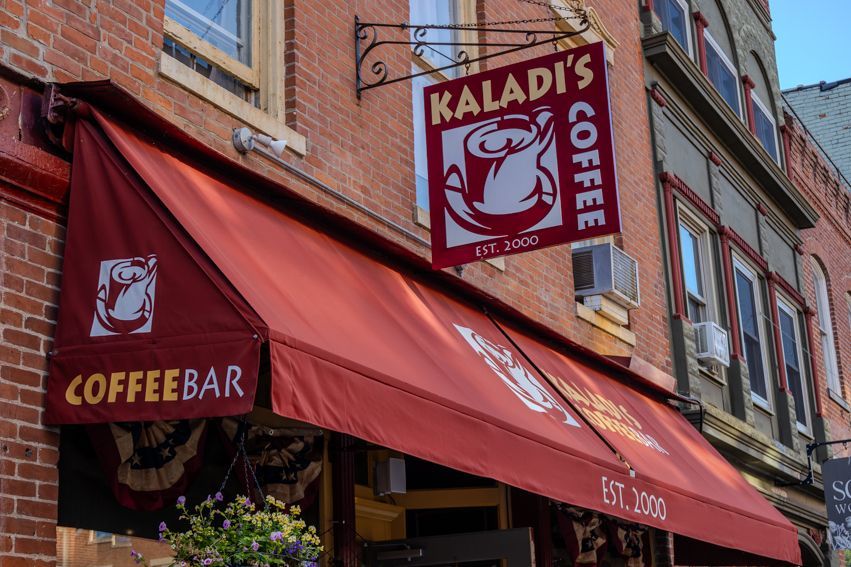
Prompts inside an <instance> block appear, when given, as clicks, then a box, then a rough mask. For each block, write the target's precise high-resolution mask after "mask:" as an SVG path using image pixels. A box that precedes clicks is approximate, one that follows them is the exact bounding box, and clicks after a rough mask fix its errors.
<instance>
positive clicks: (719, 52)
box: [703, 30, 742, 117]
mask: <svg viewBox="0 0 851 567" xmlns="http://www.w3.org/2000/svg"><path fill="white" fill-rule="evenodd" d="M703 38H704V44H705V46H706V74H707V75H708V76H709V80H710V81H711V82H712V84H713V85H715V88H716V89H718V92H719V94H720V95H721V98H723V99H724V100H725V101H727V104H729V105H730V108H732V109H733V111H734V112H735V113H736V114H737V115H739V116H740V117H741V115H742V111H741V109H742V105H741V100H740V98H739V95H740V93H739V79H738V73H736V66H735V65H733V62H732V61H730V58H729V57H727V54H725V53H724V50H723V49H721V46H720V45H718V42H716V41H715V39H713V37H712V34H711V33H709V30H704V31H703Z"/></svg>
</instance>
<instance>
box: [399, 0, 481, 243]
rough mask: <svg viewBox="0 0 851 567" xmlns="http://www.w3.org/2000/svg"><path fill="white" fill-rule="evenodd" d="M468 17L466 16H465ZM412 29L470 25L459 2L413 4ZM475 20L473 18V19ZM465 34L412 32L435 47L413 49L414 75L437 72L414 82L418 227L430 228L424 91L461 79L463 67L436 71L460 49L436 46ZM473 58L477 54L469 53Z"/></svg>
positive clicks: (416, 0) (428, 0) (414, 38)
mask: <svg viewBox="0 0 851 567" xmlns="http://www.w3.org/2000/svg"><path fill="white" fill-rule="evenodd" d="M465 14H466V12H465ZM410 17H411V25H412V26H415V25H416V24H431V25H452V24H458V23H459V22H461V21H462V20H464V21H468V18H467V17H466V16H464V17H462V11H461V4H460V2H459V1H458V0H410ZM470 17H472V16H470ZM463 34H464V32H463V31H461V30H457V29H427V30H424V35H421V36H419V37H417V36H416V35H415V30H414V29H411V40H412V41H417V40H418V39H419V40H421V41H425V42H428V43H430V44H432V45H426V46H422V49H421V50H420V49H418V48H416V47H415V48H414V53H413V68H412V72H413V73H421V72H423V71H434V72H433V73H431V74H429V75H423V76H421V77H415V78H414V79H413V80H412V82H411V96H412V99H413V100H412V103H413V104H412V106H413V112H414V176H415V179H416V198H417V203H416V204H417V206H416V208H415V211H414V212H415V218H416V221H417V222H418V223H419V224H422V225H424V226H427V225H428V215H426V214H424V213H425V212H427V211H428V208H429V207H428V164H427V160H426V141H425V105H424V101H423V88H425V87H426V86H428V85H431V84H434V83H435V82H436V81H439V80H440V79H441V78H446V79H452V78H454V77H457V76H458V73H459V69H463V67H452V68H449V69H444V70H443V71H435V69H439V68H440V67H443V66H445V65H449V64H451V63H452V62H453V61H454V59H455V57H456V56H457V52H458V50H459V49H464V48H459V47H453V46H451V45H434V44H445V43H452V42H458V41H462V40H463V39H464V38H463ZM468 53H469V55H470V57H473V56H474V53H472V52H470V51H469V48H468Z"/></svg>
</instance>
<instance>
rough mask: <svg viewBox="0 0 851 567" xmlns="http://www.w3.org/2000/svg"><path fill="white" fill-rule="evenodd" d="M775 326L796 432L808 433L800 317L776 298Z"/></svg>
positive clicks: (789, 305)
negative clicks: (779, 338) (776, 327)
mask: <svg viewBox="0 0 851 567" xmlns="http://www.w3.org/2000/svg"><path fill="white" fill-rule="evenodd" d="M777 314H778V317H779V320H778V321H777V326H778V328H779V329H780V337H781V343H782V345H783V365H784V367H785V369H786V383H787V384H788V385H789V390H790V391H791V393H792V398H793V399H794V400H795V420H796V422H797V424H798V430H799V431H803V432H805V433H809V432H810V407H809V388H808V387H807V381H806V379H805V377H804V373H803V370H802V368H803V365H802V361H803V360H804V355H803V350H802V348H803V346H802V345H803V343H802V341H801V327H800V315H799V313H798V310H797V309H795V308H794V307H793V306H792V304H791V303H789V302H787V301H786V300H784V299H783V298H781V297H778V298H777Z"/></svg>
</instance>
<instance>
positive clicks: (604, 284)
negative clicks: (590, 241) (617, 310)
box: [573, 244, 641, 309]
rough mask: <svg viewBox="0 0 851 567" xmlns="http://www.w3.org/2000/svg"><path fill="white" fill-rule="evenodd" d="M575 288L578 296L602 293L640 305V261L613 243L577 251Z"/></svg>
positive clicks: (622, 302)
mask: <svg viewBox="0 0 851 567" xmlns="http://www.w3.org/2000/svg"><path fill="white" fill-rule="evenodd" d="M573 288H574V290H575V291H576V297H577V298H584V297H590V296H593V295H602V296H605V297H608V298H609V299H611V300H612V301H615V302H616V303H618V304H620V305H622V306H624V307H626V308H627V309H635V308H637V307H638V306H639V305H640V303H641V302H640V298H639V293H638V262H636V261H635V260H634V259H633V258H630V257H629V256H628V255H627V254H626V252H624V251H623V250H621V249H620V248H618V247H617V246H615V245H613V244H595V245H593V246H583V247H582V248H576V249H575V250H574V251H573Z"/></svg>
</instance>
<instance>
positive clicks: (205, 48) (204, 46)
mask: <svg viewBox="0 0 851 567" xmlns="http://www.w3.org/2000/svg"><path fill="white" fill-rule="evenodd" d="M253 4H254V3H252V2H250V1H249V0H166V2H165V21H164V25H163V27H164V37H163V51H164V52H165V53H166V54H167V55H169V56H171V57H172V58H174V59H176V60H177V61H179V62H180V63H182V64H184V65H185V66H187V67H189V68H190V69H192V70H193V71H195V72H196V73H198V74H200V75H202V76H204V77H206V78H207V79H209V80H210V81H212V82H213V83H215V84H216V85H218V86H220V87H222V88H223V89H225V90H227V91H229V92H230V93H232V94H234V95H236V96H238V97H239V98H241V99H243V100H245V101H247V102H249V103H250V104H252V105H254V106H258V107H259V106H260V97H259V88H260V81H259V76H258V75H259V72H258V65H256V62H257V59H258V53H257V52H258V51H259V34H258V30H257V29H256V28H257V23H258V22H259V19H258V17H257V16H258V14H256V6H254V5H253Z"/></svg>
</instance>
